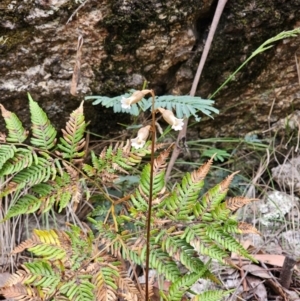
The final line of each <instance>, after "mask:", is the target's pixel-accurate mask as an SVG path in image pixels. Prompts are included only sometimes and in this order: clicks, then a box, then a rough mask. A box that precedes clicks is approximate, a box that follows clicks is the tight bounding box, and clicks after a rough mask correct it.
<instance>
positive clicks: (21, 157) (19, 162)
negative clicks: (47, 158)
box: [0, 145, 35, 177]
mask: <svg viewBox="0 0 300 301" xmlns="http://www.w3.org/2000/svg"><path fill="white" fill-rule="evenodd" d="M9 147H10V149H11V151H14V147H13V146H12V145H10V146H9ZM34 156H35V153H34V152H33V151H32V150H30V149H26V148H21V147H19V148H17V149H16V150H15V153H14V156H13V157H12V158H10V159H8V160H7V161H6V162H5V163H4V164H3V166H2V167H1V165H0V177H1V176H5V175H12V174H14V173H17V172H19V171H21V170H22V169H24V168H26V167H29V166H31V165H32V163H33V162H34V160H35V158H34ZM1 160H4V157H2V154H1V145H0V161H1ZM0 164H1V162H0Z"/></svg>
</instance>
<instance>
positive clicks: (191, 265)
mask: <svg viewBox="0 0 300 301" xmlns="http://www.w3.org/2000/svg"><path fill="white" fill-rule="evenodd" d="M160 240H161V247H162V250H163V251H165V252H167V253H168V254H169V255H171V256H172V257H173V258H174V259H175V260H176V261H178V262H180V263H181V264H183V265H184V266H185V267H186V268H187V269H188V270H189V271H191V272H198V271H200V270H201V269H202V268H203V267H204V263H203V262H202V261H201V260H200V258H199V256H198V255H197V253H196V252H195V249H194V248H193V247H192V246H191V245H190V244H188V243H186V241H184V240H182V239H180V238H179V237H176V236H175V237H172V236H171V235H170V234H169V233H167V232H165V235H164V236H162V238H161V239H160ZM199 278H200V277H199Z"/></svg>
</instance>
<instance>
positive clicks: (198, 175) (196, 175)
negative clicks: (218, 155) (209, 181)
mask: <svg viewBox="0 0 300 301" xmlns="http://www.w3.org/2000/svg"><path fill="white" fill-rule="evenodd" d="M213 159H214V156H213V157H211V158H210V159H209V160H208V161H207V162H206V163H205V164H203V165H201V166H200V167H199V168H198V169H197V170H194V171H193V172H192V173H191V178H192V181H193V183H196V182H200V181H201V180H203V179H205V177H206V175H207V173H208V172H209V170H210V167H211V165H212V163H213Z"/></svg>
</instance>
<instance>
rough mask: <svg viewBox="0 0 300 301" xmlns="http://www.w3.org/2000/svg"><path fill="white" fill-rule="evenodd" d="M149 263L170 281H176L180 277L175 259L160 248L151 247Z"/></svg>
mask: <svg viewBox="0 0 300 301" xmlns="http://www.w3.org/2000/svg"><path fill="white" fill-rule="evenodd" d="M149 263H150V267H151V268H153V269H155V270H157V272H158V274H160V275H164V276H165V277H166V279H168V280H170V281H176V280H177V279H178V278H179V277H180V271H179V268H178V266H177V265H176V263H175V261H173V260H172V258H171V257H170V255H169V254H168V253H167V252H164V251H162V250H161V249H160V248H157V249H156V248H151V252H150V261H149Z"/></svg>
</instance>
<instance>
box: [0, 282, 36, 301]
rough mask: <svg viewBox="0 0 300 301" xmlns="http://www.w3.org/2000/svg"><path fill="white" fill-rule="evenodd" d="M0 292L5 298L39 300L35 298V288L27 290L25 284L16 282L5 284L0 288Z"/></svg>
mask: <svg viewBox="0 0 300 301" xmlns="http://www.w3.org/2000/svg"><path fill="white" fill-rule="evenodd" d="M0 294H1V295H3V296H4V297H5V298H6V299H7V300H11V299H13V300H17V301H32V300H41V299H35V296H36V295H37V291H36V289H34V290H31V289H30V291H28V288H26V287H25V285H23V284H21V283H18V284H15V285H12V286H7V287H6V286H5V287H2V288H1V289H0Z"/></svg>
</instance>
